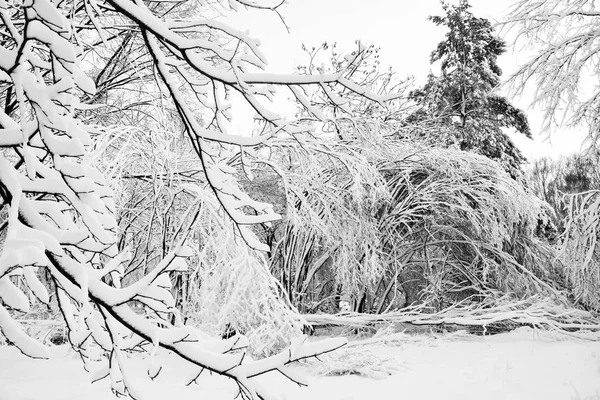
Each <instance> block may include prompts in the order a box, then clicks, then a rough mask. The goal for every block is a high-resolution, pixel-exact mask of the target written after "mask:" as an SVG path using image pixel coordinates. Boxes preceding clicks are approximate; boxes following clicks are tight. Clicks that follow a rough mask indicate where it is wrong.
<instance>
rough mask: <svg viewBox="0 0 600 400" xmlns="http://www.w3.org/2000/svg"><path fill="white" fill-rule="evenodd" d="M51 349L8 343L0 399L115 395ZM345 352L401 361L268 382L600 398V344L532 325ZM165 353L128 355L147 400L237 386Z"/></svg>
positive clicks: (349, 396)
mask: <svg viewBox="0 0 600 400" xmlns="http://www.w3.org/2000/svg"><path fill="white" fill-rule="evenodd" d="M351 346H352V342H351ZM51 350H52V353H53V357H52V358H51V359H50V360H34V359H30V358H27V357H25V356H23V355H21V354H20V353H19V351H18V350H17V349H16V348H15V347H12V346H0V400H9V399H10V400H33V399H44V400H58V399H60V400H70V399H73V400H74V399H87V400H108V399H114V398H115V397H114V396H113V395H112V394H111V392H110V388H109V382H108V381H100V382H97V383H94V384H91V383H90V380H91V375H88V374H87V373H86V372H85V371H84V370H83V368H82V365H81V363H80V361H79V360H78V359H77V357H76V356H75V354H74V353H73V352H72V351H71V350H70V348H68V347H65V346H61V347H54V348H52V349H51ZM344 351H345V352H346V354H348V356H349V357H352V355H353V354H354V356H353V357H357V356H356V354H357V353H358V354H360V353H362V352H365V353H371V355H375V356H377V357H379V359H380V360H386V361H385V363H386V364H388V365H389V363H390V361H391V362H392V363H393V364H395V365H396V367H395V368H392V369H391V370H393V371H394V372H393V373H392V375H389V376H387V377H385V378H384V379H374V378H369V377H365V376H360V375H347V376H325V377H323V376H317V375H318V371H319V370H322V369H324V368H319V367H318V365H317V364H314V363H310V364H304V365H299V366H296V367H294V368H295V369H297V372H303V373H305V374H307V375H308V376H309V381H308V382H309V386H308V387H299V386H297V385H295V384H293V383H291V382H289V381H287V380H286V379H285V378H284V377H282V376H281V375H279V374H275V373H270V374H268V375H266V376H264V377H261V378H260V380H261V384H263V385H265V386H266V387H268V388H270V390H271V392H272V393H273V394H275V395H276V396H278V397H279V398H281V399H284V400H295V399H297V400H300V399H312V400H317V399H326V400H354V399H356V400H359V399H411V400H413V399H436V400H439V399H457V400H458V399H460V400H467V399H477V400H481V399H498V400H500V399H502V400H507V399H511V400H516V399H523V400H525V399H527V400H535V399H540V400H542V399H543V400H552V399H556V400H569V399H573V400H598V399H600V342H593V341H580V340H576V339H572V338H568V337H565V336H556V335H550V334H548V333H540V332H537V331H533V330H531V329H529V328H520V329H518V330H517V331H515V332H511V333H506V334H501V335H495V336H488V337H477V336H460V337H456V336H454V337H450V336H446V337H441V338H433V337H428V338H425V337H421V338H420V339H417V340H414V339H411V337H409V336H406V340H405V341H400V342H397V343H395V344H394V345H391V344H386V345H384V344H381V343H379V344H378V343H374V344H368V345H360V346H352V347H349V348H347V349H341V350H338V352H339V355H342V354H344V353H343V352H344ZM157 357H159V358H160V361H161V363H162V365H163V366H164V367H166V368H163V371H162V372H161V374H160V376H159V377H158V378H157V379H156V380H155V381H151V380H150V379H149V378H148V376H147V375H146V370H147V367H148V365H149V360H148V359H147V357H146V358H144V357H141V356H138V357H133V358H130V359H128V365H129V366H130V367H131V368H133V369H135V371H133V374H131V377H132V378H133V380H134V381H135V383H136V384H137V385H136V386H137V387H138V388H140V389H141V391H142V392H144V395H145V398H146V399H149V400H154V399H156V400H158V399H167V398H169V399H178V400H185V399H198V398H203V399H216V400H220V399H227V400H230V399H233V398H234V397H235V395H236V394H237V391H236V387H235V386H234V385H233V383H232V382H231V381H228V380H227V379H225V378H221V377H217V376H214V375H213V376H210V375H209V374H208V373H203V374H202V375H201V377H200V378H199V379H198V380H197V381H198V383H199V384H198V385H194V384H192V385H190V386H187V387H186V386H185V383H186V381H185V376H184V374H182V371H183V370H185V369H188V370H189V368H183V367H184V363H185V361H181V360H178V359H177V358H176V357H174V356H173V355H171V354H167V353H162V354H160V353H159V354H158V355H157ZM342 359H343V357H342ZM370 359H375V358H374V357H371V358H370ZM325 360H326V361H325V362H327V359H325ZM338 366H339V364H338ZM324 367H325V365H324ZM374 367H376V366H374ZM375 369H376V368H375ZM186 375H187V374H186Z"/></svg>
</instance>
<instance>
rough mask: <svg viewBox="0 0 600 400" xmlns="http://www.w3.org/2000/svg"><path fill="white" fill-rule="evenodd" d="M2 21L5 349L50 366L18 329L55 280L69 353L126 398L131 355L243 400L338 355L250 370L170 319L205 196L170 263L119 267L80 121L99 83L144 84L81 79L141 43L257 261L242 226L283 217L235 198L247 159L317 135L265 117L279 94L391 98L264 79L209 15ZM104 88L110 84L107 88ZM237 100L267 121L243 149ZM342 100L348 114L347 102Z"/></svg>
mask: <svg viewBox="0 0 600 400" xmlns="http://www.w3.org/2000/svg"><path fill="white" fill-rule="evenodd" d="M218 6H219V7H222V8H223V9H226V10H228V11H230V10H231V9H235V8H236V7H240V6H243V7H254V8H266V11H269V10H271V11H273V10H276V8H277V7H271V6H261V5H259V4H254V2H253V3H252V4H251V3H247V2H240V1H230V2H229V3H224V4H218ZM178 7H179V8H178ZM0 18H1V19H2V22H3V24H2V26H0V30H1V33H2V39H1V40H0V44H1V47H0V92H1V97H2V99H3V100H4V104H5V105H6V106H5V107H4V109H3V110H0V147H1V148H2V151H1V152H0V195H1V196H2V200H3V202H2V208H3V209H5V210H6V211H7V213H6V214H2V215H6V220H3V221H1V222H2V225H1V226H2V230H4V231H5V232H6V238H5V240H4V243H3V247H2V253H1V255H0V297H1V298H2V304H3V305H0V328H1V329H2V332H3V334H4V336H5V337H6V338H7V339H8V340H9V341H10V342H12V343H14V344H16V345H17V346H18V347H19V348H20V349H21V351H23V352H24V353H25V354H27V355H29V356H32V357H47V355H48V353H47V351H46V349H45V348H44V346H43V345H41V344H39V343H37V342H35V341H34V340H33V339H31V338H29V337H28V336H27V335H26V334H24V333H23V332H22V331H21V329H20V327H19V324H18V322H17V319H16V318H15V316H17V315H18V313H19V312H27V311H28V309H29V308H30V303H31V302H32V301H33V298H32V297H31V296H29V293H30V292H31V293H32V294H33V296H34V297H35V298H37V299H38V300H40V301H41V302H45V303H48V302H49V299H50V297H51V294H50V293H49V292H48V290H47V288H46V286H44V285H43V284H42V283H41V281H40V279H39V276H38V275H39V274H40V271H41V270H43V269H48V271H49V272H50V275H51V278H52V281H53V284H54V289H55V291H56V293H55V294H54V295H55V296H56V298H57V299H58V304H59V308H60V311H61V313H62V315H63V318H64V320H65V322H66V324H67V326H68V329H69V340H70V342H71V344H72V346H73V348H74V349H75V350H76V351H77V352H78V353H79V354H80V355H81V357H82V359H83V361H84V364H85V366H86V368H89V369H92V368H95V365H94V362H93V360H95V359H97V358H100V359H103V360H104V361H105V364H104V365H103V366H102V367H101V368H100V369H99V370H98V371H97V372H95V375H94V376H95V379H102V378H105V377H110V380H111V385H112V389H113V391H114V392H115V393H116V394H128V395H130V396H131V397H134V398H140V397H141V396H142V394H141V393H140V392H139V390H138V389H137V388H135V387H134V386H133V385H132V383H131V381H130V380H129V379H128V374H127V369H126V368H125V364H126V363H125V361H124V354H125V353H127V352H130V351H137V350H139V349H144V350H151V349H153V348H154V349H156V348H159V347H161V348H165V349H168V350H170V351H172V352H173V353H175V354H177V355H178V356H180V357H181V358H183V359H185V360H187V361H188V362H189V363H190V366H191V367H192V369H196V370H201V369H207V370H210V371H213V372H216V373H219V374H222V375H225V376H227V377H229V378H231V379H233V380H234V381H235V382H236V383H237V385H238V386H239V389H240V394H241V396H242V397H243V398H256V397H258V398H268V397H269V394H268V391H267V390H266V389H265V388H262V387H260V385H259V384H258V383H257V382H256V381H255V380H254V379H253V378H254V377H256V376H259V375H261V374H264V373H266V372H269V371H279V372H281V373H282V374H284V375H285V376H288V377H292V373H291V372H290V371H288V370H287V369H286V365H288V364H289V363H292V362H294V361H297V360H300V359H303V358H306V357H312V356H316V355H318V354H321V353H324V352H328V351H331V350H334V349H336V348H338V347H340V346H342V345H344V343H345V340H344V339H339V340H338V339H332V340H329V341H324V342H319V343H311V344H307V343H305V342H303V341H302V340H300V341H297V342H296V343H294V344H292V347H290V348H289V349H288V350H286V351H284V352H282V353H279V354H276V355H273V356H271V357H268V358H265V359H263V360H261V361H256V362H250V361H248V360H245V354H246V352H245V347H246V346H247V344H248V343H247V340H246V339H245V338H244V337H243V336H240V335H236V336H234V337H232V338H230V339H228V340H224V341H221V340H213V339H211V338H209V337H207V336H206V335H203V334H202V333H200V331H198V330H196V329H194V328H191V327H189V326H184V325H181V321H177V320H175V321H173V320H172V319H171V318H170V315H171V314H172V313H173V312H174V306H175V302H174V299H173V296H172V294H171V292H170V290H171V280H170V279H169V275H168V274H169V273H170V272H171V271H175V270H182V269H185V268H186V265H185V264H186V261H185V260H186V259H187V258H189V257H190V256H191V255H192V252H191V250H190V248H189V247H188V246H186V244H185V243H186V241H187V240H188V239H189V236H190V233H191V232H192V230H193V227H194V225H195V224H196V223H197V219H198V217H199V216H200V215H201V208H202V207H203V203H202V199H201V198H198V199H196V200H193V201H192V202H191V204H190V205H189V207H187V210H185V212H184V213H183V216H181V217H180V219H179V226H178V227H176V229H175V230H174V232H173V233H172V237H171V240H170V244H169V246H167V247H168V250H167V251H163V254H161V258H160V259H159V260H158V261H157V262H156V263H152V265H151V266H150V267H149V266H146V267H147V268H145V269H146V270H147V271H146V272H147V273H146V274H145V275H143V276H141V277H139V278H138V279H128V280H124V279H123V278H124V274H125V271H124V264H126V263H127V262H128V261H129V259H130V258H131V256H132V255H131V253H130V251H129V250H128V249H127V247H126V246H120V245H119V242H118V237H117V234H118V231H117V226H118V224H117V221H116V218H115V213H116V209H115V202H114V198H113V191H112V189H111V188H110V186H109V184H108V182H107V181H106V179H105V176H103V174H102V173H100V172H99V170H98V169H96V168H95V167H94V166H93V165H92V163H91V162H90V157H89V151H90V148H91V145H92V144H93V142H94V140H95V138H96V137H100V136H101V135H100V134H101V133H102V132H103V130H104V128H103V127H100V126H91V125H86V124H85V123H84V122H82V117H83V118H85V116H86V115H87V114H86V112H87V110H86V108H88V106H87V105H86V104H85V103H82V101H84V100H86V99H87V100H90V99H91V103H95V102H97V101H98V99H99V98H95V97H94V96H95V95H96V87H95V86H96V85H95V83H98V82H100V83H103V85H104V86H106V85H109V86H110V85H119V84H121V85H126V84H128V83H131V82H132V81H134V80H136V79H138V78H139V77H134V75H136V74H135V73H134V74H130V75H127V76H125V77H124V78H123V80H119V79H120V78H117V76H118V74H117V75H110V74H108V72H107V71H108V70H109V69H110V70H112V72H114V71H115V69H114V68H116V67H114V66H115V65H116V64H117V62H116V61H114V62H112V61H111V60H116V59H117V58H115V57H119V56H118V55H115V56H114V57H113V56H110V55H109V56H106V51H105V52H104V58H103V60H105V62H106V63H108V64H110V63H111V62H112V64H111V65H112V66H111V67H109V68H108V69H107V68H104V69H102V70H101V71H100V75H98V76H97V77H96V78H97V79H96V82H94V80H92V79H90V78H89V77H87V76H86V73H88V72H90V70H91V69H92V66H91V64H90V60H92V61H91V62H93V59H94V58H93V57H92V58H88V59H86V58H85V56H86V55H88V54H91V53H93V52H94V51H96V50H95V49H94V46H98V47H101V46H106V45H107V43H109V42H113V43H115V42H117V43H121V45H117V48H118V49H119V50H118V51H122V48H123V43H124V42H125V41H135V42H136V47H135V49H136V51H135V60H136V62H137V64H136V68H140V69H142V70H144V71H145V73H143V74H141V75H140V76H142V77H141V78H139V80H138V82H142V83H147V80H148V79H149V77H150V76H152V75H153V76H154V77H155V79H154V80H152V81H151V82H150V83H149V84H150V85H151V86H153V87H154V88H157V89H158V90H160V92H157V99H154V101H156V102H164V103H167V104H168V105H169V106H170V107H174V109H175V110H176V113H177V115H178V117H179V119H180V122H181V124H182V126H183V128H184V131H185V133H186V134H187V136H188V138H189V139H190V143H191V144H192V147H193V150H194V151H195V153H196V155H197V157H198V159H199V161H200V165H201V169H200V171H201V172H202V174H203V178H202V179H199V180H197V181H196V182H195V183H196V184H199V185H200V189H199V190H207V189H208V190H209V192H211V193H212V195H213V196H215V198H216V199H217V200H218V203H217V204H218V205H219V207H220V210H221V211H223V212H224V215H225V216H226V218H229V219H230V221H231V222H232V223H233V226H234V227H235V228H234V231H235V232H236V236H235V237H237V238H239V237H240V236H241V238H242V239H243V242H245V243H247V244H249V245H250V246H251V247H254V248H257V249H263V250H265V249H267V247H266V246H265V245H263V244H261V243H260V242H259V241H258V240H257V239H256V238H255V236H254V235H253V234H252V232H251V231H250V230H249V229H247V228H246V227H245V225H250V224H255V223H265V222H269V221H273V220H276V219H278V218H279V216H278V215H277V214H276V213H275V212H274V211H273V208H272V207H271V206H270V205H269V204H265V203H260V202H257V201H254V200H253V199H251V198H250V197H249V196H248V195H247V194H245V193H244V191H243V190H242V189H241V188H240V186H239V185H238V183H237V179H236V177H235V173H236V171H237V170H236V166H238V165H239V164H236V163H238V162H239V159H240V156H239V154H240V149H241V148H248V149H252V148H256V147H260V146H263V145H265V144H268V143H269V141H271V140H273V138H276V137H284V138H289V137H294V136H295V135H297V134H300V133H304V132H309V131H310V128H311V127H310V126H309V125H304V124H302V123H301V122H295V121H291V122H288V121H286V120H285V119H284V118H283V117H281V116H279V115H277V113H275V112H273V111H271V109H270V107H269V101H270V99H272V98H273V93H274V90H275V89H274V88H275V87H284V88H288V89H289V90H291V91H292V92H293V93H294V94H297V93H300V92H299V91H298V88H302V87H306V86H309V85H315V87H317V88H318V89H319V90H323V91H324V92H325V93H328V91H330V90H332V88H334V87H336V86H339V87H341V88H343V89H344V90H348V91H350V92H354V93H356V94H358V95H360V96H364V97H365V98H367V99H369V100H372V101H376V102H383V101H386V100H389V99H391V98H393V97H394V95H385V96H380V95H376V94H374V93H372V92H370V91H369V90H368V89H365V88H363V87H362V86H359V85H358V84H357V83H355V82H353V81H351V80H350V79H348V78H346V77H345V76H344V74H343V73H342V72H340V73H335V74H322V75H316V76H310V75H304V76H296V75H272V74H268V73H265V72H263V70H264V68H265V67H266V59H265V57H264V56H263V55H262V54H261V52H260V49H259V46H258V41H257V40H255V39H253V38H251V37H249V36H248V35H247V34H246V33H244V32H241V31H239V30H236V29H234V28H232V27H230V26H228V25H226V24H224V23H222V22H219V21H218V20H215V19H212V18H206V17H204V16H203V14H202V8H201V7H196V5H194V4H191V3H190V4H186V2H184V3H180V4H178V5H177V6H175V8H174V9H168V8H167V6H165V5H163V4H156V3H153V2H150V3H144V2H143V1H135V2H129V1H121V0H108V1H93V0H91V1H80V2H75V3H72V4H71V3H69V4H67V3H65V2H61V1H58V2H52V1H49V0H28V1H25V2H23V3H19V2H13V1H8V2H7V1H5V0H1V2H0ZM90 43H92V44H94V46H92V45H90ZM104 49H106V47H105V48H104ZM359 50H360V49H359ZM109 53H110V52H109ZM107 60H108V61H107ZM119 63H122V61H119ZM138 71H139V70H138ZM107 74H108V75H107ZM102 76H104V78H102ZM108 76H110V80H109V81H107V80H102V79H109V78H107V77H108ZM106 82H110V83H106ZM103 89H106V87H104V88H103ZM158 93H160V94H158ZM330 97H331V96H330ZM234 100H235V101H238V100H239V101H243V102H245V103H247V104H248V105H249V106H250V107H252V108H253V109H254V111H255V112H256V113H257V118H258V120H260V121H262V125H261V126H260V128H261V129H260V133H259V134H258V135H252V134H251V133H252V132H251V130H250V129H249V132H248V134H245V135H234V134H229V133H228V124H229V122H230V121H231V118H232V107H234V106H235V104H233V103H235V101H234ZM332 101H334V102H335V101H339V102H340V105H341V104H342V102H344V100H343V99H342V98H337V97H333V98H332ZM97 105H98V104H95V106H97ZM308 111H310V109H309V110H308ZM317 114H318V113H317ZM315 117H317V118H323V116H322V115H315ZM156 176H157V175H156V174H155V175H154V177H156ZM248 210H252V212H250V213H248ZM150 221H152V220H150ZM235 237H234V238H233V240H234V241H235V240H237V239H235ZM167 247H165V249H167ZM244 254H245V255H243V257H254V256H253V255H252V254H251V253H249V252H247V253H244ZM241 265H242V266H244V265H253V264H252V263H251V262H249V263H241ZM132 302H133V303H136V302H137V303H141V304H144V306H145V307H146V308H148V309H150V310H152V311H153V316H154V319H146V318H144V317H143V316H141V315H138V314H137V313H136V312H134V311H133V310H132V309H131V307H130V304H132ZM159 372H160V368H155V367H154V366H151V367H150V370H149V374H150V376H152V377H155V376H156V375H158V373H159ZM291 379H292V380H294V381H296V382H297V383H302V382H301V381H300V380H297V379H296V378H295V377H294V378H291Z"/></svg>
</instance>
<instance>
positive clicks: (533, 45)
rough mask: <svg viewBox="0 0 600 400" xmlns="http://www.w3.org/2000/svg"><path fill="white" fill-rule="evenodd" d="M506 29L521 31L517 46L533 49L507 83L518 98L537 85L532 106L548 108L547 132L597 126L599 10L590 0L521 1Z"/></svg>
mask: <svg viewBox="0 0 600 400" xmlns="http://www.w3.org/2000/svg"><path fill="white" fill-rule="evenodd" d="M504 25H505V26H506V27H507V28H509V29H511V30H513V31H515V32H516V40H515V44H522V47H526V50H532V51H533V55H532V56H531V57H529V59H528V60H527V62H526V63H524V64H523V65H522V66H521V67H520V68H519V69H518V70H517V72H516V73H514V74H513V76H512V77H511V78H510V80H509V81H508V83H507V84H508V86H509V88H511V90H512V91H513V92H514V93H516V94H522V93H523V91H524V90H525V87H526V84H527V83H534V85H535V86H534V87H535V92H534V98H533V104H534V105H537V106H539V107H541V108H542V109H544V110H545V113H544V122H545V125H544V128H545V129H550V128H552V127H554V126H561V125H566V126H578V125H581V124H584V125H586V126H589V132H590V135H594V132H596V131H597V127H598V121H599V118H598V110H599V109H600V107H599V104H600V93H599V91H598V90H597V89H598V81H597V78H598V76H597V70H598V65H599V64H598V63H599V61H600V60H599V59H598V54H599V50H600V35H598V27H599V26H600V12H598V11H597V10H596V9H595V5H594V3H593V2H589V1H587V0H573V1H561V0H543V1H532V0H522V1H519V2H518V3H516V4H515V5H514V6H513V8H512V10H511V12H510V14H509V15H508V17H507V19H506V21H505V22H504Z"/></svg>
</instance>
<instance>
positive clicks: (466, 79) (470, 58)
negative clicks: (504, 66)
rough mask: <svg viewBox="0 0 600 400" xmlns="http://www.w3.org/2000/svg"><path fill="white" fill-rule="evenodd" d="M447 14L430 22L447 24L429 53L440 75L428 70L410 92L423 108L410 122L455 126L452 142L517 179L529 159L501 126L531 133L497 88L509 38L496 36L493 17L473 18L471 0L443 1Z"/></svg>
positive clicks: (525, 121) (515, 109)
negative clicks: (422, 83) (420, 84)
mask: <svg viewBox="0 0 600 400" xmlns="http://www.w3.org/2000/svg"><path fill="white" fill-rule="evenodd" d="M442 7H443V9H444V11H445V13H446V15H445V16H432V17H430V20H431V21H432V22H433V23H434V24H436V25H438V26H440V25H443V26H446V27H447V28H448V32H447V33H446V37H445V40H443V41H442V42H440V43H439V44H438V46H437V48H436V49H435V50H434V51H433V52H432V53H431V63H432V64H434V63H437V62H439V63H440V70H441V74H440V75H439V76H436V75H434V74H432V73H430V74H429V77H428V80H427V83H426V84H425V86H424V87H423V88H421V89H418V90H415V91H413V92H412V97H413V99H414V100H415V101H417V103H418V104H419V105H420V109H419V110H418V111H417V112H416V113H414V114H413V115H412V116H411V119H410V120H411V121H413V122H414V121H422V120H424V119H429V120H431V119H432V117H433V120H434V121H435V124H437V125H438V126H439V125H440V124H441V125H443V126H445V127H446V128H451V132H452V134H451V135H450V136H451V138H452V140H451V142H454V143H456V144H458V145H459V146H460V148H461V149H462V150H467V151H473V152H476V153H479V154H482V155H484V156H486V157H488V158H491V159H494V160H496V161H499V162H500V163H501V164H502V165H503V167H504V168H505V169H506V171H507V172H509V173H510V175H511V176H512V177H513V178H516V177H517V176H520V175H521V172H520V170H521V169H520V166H521V164H522V163H523V162H524V161H525V158H524V157H523V155H522V154H521V152H520V151H519V150H518V149H517V148H516V147H515V145H514V144H513V143H512V141H511V140H510V139H509V137H508V136H507V135H506V134H505V133H504V132H503V131H502V128H514V129H516V130H517V131H518V132H520V133H522V134H524V135H526V136H527V137H531V132H530V130H529V124H528V122H527V117H526V116H525V114H524V113H523V112H522V111H521V110H519V109H517V108H515V107H514V106H512V105H511V104H510V103H509V101H508V100H507V99H506V98H505V97H502V96H500V95H499V94H498V93H497V92H496V88H497V86H498V84H499V83H500V76H501V74H502V71H501V69H500V67H499V66H498V63H497V60H498V56H500V55H502V54H503V53H504V52H505V51H506V44H505V42H504V41H503V40H502V39H500V38H498V37H497V36H495V35H494V29H493V27H492V24H491V23H490V21H488V20H487V19H484V18H477V17H475V16H474V15H473V14H472V13H471V12H470V11H469V9H470V7H471V6H470V5H469V3H468V1H467V0H461V1H460V3H459V5H457V6H454V5H448V4H446V3H444V2H442Z"/></svg>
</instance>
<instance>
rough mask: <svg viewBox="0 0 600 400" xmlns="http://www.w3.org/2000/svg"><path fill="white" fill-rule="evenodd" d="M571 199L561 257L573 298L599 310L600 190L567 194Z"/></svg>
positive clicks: (563, 235) (587, 306)
mask: <svg viewBox="0 0 600 400" xmlns="http://www.w3.org/2000/svg"><path fill="white" fill-rule="evenodd" d="M567 197H568V200H569V207H568V214H567V218H566V221H565V231H564V233H563V234H562V243H561V246H560V247H561V260H562V262H563V264H564V266H565V274H566V276H567V279H568V281H569V284H570V289H571V290H572V294H573V297H574V299H575V301H576V302H580V303H581V304H583V305H584V306H585V307H586V308H589V309H592V310H594V311H596V312H598V311H600V244H599V243H598V238H599V235H600V191H598V190H593V191H589V192H584V193H580V194H573V195H569V196H567Z"/></svg>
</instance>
